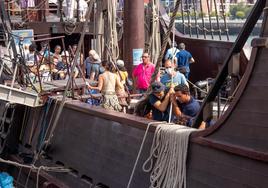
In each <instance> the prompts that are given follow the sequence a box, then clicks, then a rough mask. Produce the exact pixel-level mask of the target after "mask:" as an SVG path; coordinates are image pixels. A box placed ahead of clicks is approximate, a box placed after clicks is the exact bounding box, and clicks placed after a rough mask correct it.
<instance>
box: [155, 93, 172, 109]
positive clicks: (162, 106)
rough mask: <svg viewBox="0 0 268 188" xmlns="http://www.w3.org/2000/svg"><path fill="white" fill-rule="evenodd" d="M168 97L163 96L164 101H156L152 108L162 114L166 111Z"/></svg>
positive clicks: (167, 95) (168, 95)
mask: <svg viewBox="0 0 268 188" xmlns="http://www.w3.org/2000/svg"><path fill="white" fill-rule="evenodd" d="M169 97H170V94H169V93H167V94H166V96H165V99H164V100H163V101H162V102H161V101H160V100H158V101H157V102H156V103H154V107H155V108H156V109H157V110H159V111H161V112H164V111H165V110H166V109H167V106H168V103H169Z"/></svg>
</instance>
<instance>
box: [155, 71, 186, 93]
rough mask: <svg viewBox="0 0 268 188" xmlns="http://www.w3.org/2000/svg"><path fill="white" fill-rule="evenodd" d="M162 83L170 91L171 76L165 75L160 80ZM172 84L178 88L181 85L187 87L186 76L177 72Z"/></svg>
mask: <svg viewBox="0 0 268 188" xmlns="http://www.w3.org/2000/svg"><path fill="white" fill-rule="evenodd" d="M160 82H161V83H162V84H164V85H165V86H166V89H169V88H170V85H171V76H170V75H169V74H168V73H165V74H163V75H162V77H161V79H160ZM172 83H173V84H174V86H177V85H179V84H186V85H187V81H186V78H185V76H184V75H183V74H182V73H180V72H176V75H175V76H174V77H173V82H172Z"/></svg>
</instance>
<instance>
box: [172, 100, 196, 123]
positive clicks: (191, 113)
mask: <svg viewBox="0 0 268 188" xmlns="http://www.w3.org/2000/svg"><path fill="white" fill-rule="evenodd" d="M177 104H178V106H179V108H180V110H181V112H182V113H183V114H184V115H186V116H188V117H189V119H188V121H187V122H186V125H187V126H191V124H192V121H193V119H194V118H195V116H196V115H197V113H198V111H199V109H200V105H199V103H198V102H197V101H196V100H195V99H194V98H193V97H191V99H190V101H189V102H188V103H184V104H181V103H180V102H179V101H177Z"/></svg>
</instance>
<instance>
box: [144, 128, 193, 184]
mask: <svg viewBox="0 0 268 188" xmlns="http://www.w3.org/2000/svg"><path fill="white" fill-rule="evenodd" d="M194 131H197V129H193V128H189V127H186V126H182V125H177V124H160V125H158V126H157V128H156V131H155V135H154V139H153V143H152V147H151V151H150V155H149V158H148V159H147V160H146V161H145V162H144V164H143V170H144V171H145V172H150V171H151V176H150V183H151V185H150V188H160V187H161V188H175V187H176V188H177V187H178V188H182V187H184V188H186V159H187V149H188V141H189V136H190V134H191V133H192V132H194ZM153 163H154V165H153Z"/></svg>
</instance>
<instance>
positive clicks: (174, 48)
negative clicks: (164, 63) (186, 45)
mask: <svg viewBox="0 0 268 188" xmlns="http://www.w3.org/2000/svg"><path fill="white" fill-rule="evenodd" d="M179 51H180V50H179V49H178V48H177V43H176V42H175V43H174V45H173V46H171V48H169V49H168V50H167V52H166V55H165V60H167V59H170V60H171V59H175V58H176V55H177V53H178V52H179Z"/></svg>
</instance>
